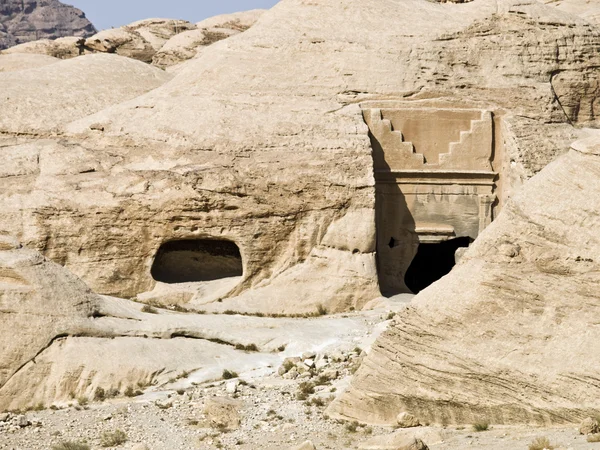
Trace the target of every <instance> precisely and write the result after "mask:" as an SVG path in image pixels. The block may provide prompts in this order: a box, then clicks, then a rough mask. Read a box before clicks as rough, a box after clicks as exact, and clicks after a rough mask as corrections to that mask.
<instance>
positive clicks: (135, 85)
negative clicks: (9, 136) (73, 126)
mask: <svg viewBox="0 0 600 450" xmlns="http://www.w3.org/2000/svg"><path fill="white" fill-rule="evenodd" d="M16 55H17V54H13V55H10V56H16ZM5 56H9V55H5ZM5 56H0V58H4V57H5ZM31 56H33V55H31ZM36 56H39V55H36ZM0 61H1V59H0ZM170 79H171V76H170V75H169V74H166V73H164V72H163V71H161V70H159V69H156V68H154V67H151V66H148V65H146V64H143V63H141V62H139V61H133V60H131V59H129V58H123V57H120V56H117V55H102V54H99V55H86V56H82V57H80V58H76V59H71V60H68V61H61V62H59V63H57V64H52V65H49V66H45V67H40V68H36V69H31V70H27V71H20V72H18V73H17V72H13V73H4V74H1V75H0V90H2V92H4V93H6V94H7V95H6V96H2V98H0V110H1V111H3V114H2V115H0V130H3V131H7V132H11V133H19V132H24V133H34V132H39V131H42V130H43V131H46V132H48V131H51V130H55V129H57V128H58V127H59V125H61V124H63V123H65V122H68V121H70V120H74V119H77V118H79V117H82V116H85V115H88V114H92V113H94V112H97V111H100V110H102V109H104V108H106V107H108V106H110V105H113V104H115V103H119V102H121V101H125V100H130V99H132V98H135V97H137V96H139V95H141V94H144V93H146V92H148V91H150V90H152V89H154V88H156V87H159V86H161V85H162V84H163V83H165V82H166V81H168V80H170ZM38 148H41V147H39V146H38ZM17 154H18V152H17Z"/></svg>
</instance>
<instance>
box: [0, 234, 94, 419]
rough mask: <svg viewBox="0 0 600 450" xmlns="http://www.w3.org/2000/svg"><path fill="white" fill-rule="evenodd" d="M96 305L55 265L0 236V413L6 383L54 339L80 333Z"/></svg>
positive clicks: (76, 281) (80, 285)
mask: <svg viewBox="0 0 600 450" xmlns="http://www.w3.org/2000/svg"><path fill="white" fill-rule="evenodd" d="M98 301H99V297H98V296H97V295H95V294H93V293H92V292H91V291H90V290H89V288H88V287H87V286H85V284H84V283H83V282H81V280H79V279H77V277H75V276H74V275H72V274H70V273H68V272H67V271H66V270H64V269H63V268H62V267H60V266H59V265H58V264H56V263H53V262H51V261H48V260H47V259H45V258H44V257H43V256H42V255H40V254H39V253H37V252H35V251H31V250H26V249H23V248H21V246H20V244H18V243H17V242H16V241H14V240H13V239H11V238H9V237H7V236H0V342H2V352H0V408H2V409H4V407H5V406H6V404H7V402H9V401H10V399H9V397H8V396H6V394H5V391H4V388H5V386H6V385H7V383H10V380H12V379H13V378H15V377H18V376H19V372H20V371H21V370H22V369H23V367H25V366H26V365H27V364H29V363H31V362H32V361H35V358H36V357H37V356H38V355H39V354H40V353H41V352H42V351H43V350H44V349H45V348H47V347H49V346H51V344H52V343H53V341H54V340H55V339H56V338H57V337H58V336H64V335H70V334H72V335H77V334H79V333H81V332H82V330H83V329H84V328H85V324H86V322H87V321H88V318H89V317H91V316H92V315H93V313H94V310H95V308H96V306H97V304H98Z"/></svg>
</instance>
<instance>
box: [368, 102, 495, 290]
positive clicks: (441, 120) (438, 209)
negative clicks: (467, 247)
mask: <svg viewBox="0 0 600 450" xmlns="http://www.w3.org/2000/svg"><path fill="white" fill-rule="evenodd" d="M362 106H363V115H364V118H365V121H366V123H367V125H368V126H369V129H370V132H371V140H372V145H373V158H374V169H375V180H376V191H377V254H378V267H379V274H380V283H381V288H382V291H383V292H384V293H387V294H392V293H398V292H407V291H408V288H407V287H406V285H405V283H404V275H405V274H406V271H407V270H408V268H409V266H410V264H411V261H412V260H413V258H414V257H415V255H416V252H417V249H418V247H419V245H420V244H422V243H440V242H444V241H447V240H451V239H455V238H459V237H469V238H471V239H475V238H476V237H477V236H478V235H479V233H480V232H481V231H483V230H484V229H485V228H486V227H487V226H488V225H489V224H490V223H491V221H492V219H493V209H494V204H495V202H496V195H495V192H496V180H497V177H498V174H497V173H496V172H495V171H494V170H493V167H492V161H493V158H494V120H493V114H492V113H491V112H490V111H487V110H484V109H468V108H434V107H422V108H410V107H405V106H403V107H399V106H398V105H394V104H393V103H391V102H389V103H388V102H368V103H364V104H363V105H362Z"/></svg>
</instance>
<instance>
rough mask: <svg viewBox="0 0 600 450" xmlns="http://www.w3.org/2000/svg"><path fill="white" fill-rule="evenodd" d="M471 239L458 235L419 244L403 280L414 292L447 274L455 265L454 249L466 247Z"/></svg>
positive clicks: (416, 292)
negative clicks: (444, 239)
mask: <svg viewBox="0 0 600 450" xmlns="http://www.w3.org/2000/svg"><path fill="white" fill-rule="evenodd" d="M471 242H473V240H472V239H471V238H470V237H459V238H456V239H451V240H448V241H444V242H439V243H422V244H419V249H418V251H417V255H416V256H415V258H414V259H413V261H412V263H411V265H410V267H409V268H408V270H407V271H406V275H405V277H404V282H405V283H406V286H407V287H408V288H409V289H410V290H411V291H412V292H414V293H415V294H418V293H419V292H421V291H422V290H423V289H425V288H427V287H429V286H431V285H432V284H433V283H435V282H436V281H438V280H439V279H440V278H442V277H444V276H446V275H448V274H449V273H450V271H451V270H452V268H453V267H454V266H455V265H456V251H457V250H458V249H459V248H461V247H468V246H469V245H470V244H471Z"/></svg>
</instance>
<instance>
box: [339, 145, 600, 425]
mask: <svg viewBox="0 0 600 450" xmlns="http://www.w3.org/2000/svg"><path fill="white" fill-rule="evenodd" d="M599 180H600V138H598V137H594V138H590V140H587V141H580V142H578V143H576V144H574V145H573V149H572V150H571V151H570V152H569V153H568V154H567V155H565V156H563V157H561V158H559V159H558V160H557V161H555V162H554V163H552V164H551V165H549V166H548V167H546V168H545V169H544V170H543V171H542V172H540V173H539V174H538V175H537V176H536V177H534V178H532V179H531V180H530V181H529V182H528V183H526V184H525V186H524V187H523V188H522V189H521V191H520V192H519V193H517V194H516V195H515V196H514V198H513V199H512V200H511V201H510V202H509V204H508V205H506V207H505V208H504V210H503V212H502V213H501V215H500V217H499V218H498V219H497V220H496V221H495V222H494V223H493V224H492V225H491V226H490V227H488V229H487V230H486V231H485V232H484V234H483V235H481V236H480V238H479V239H478V240H477V241H476V242H475V243H474V245H473V246H472V247H471V248H470V249H469V251H468V252H467V253H466V254H465V255H464V257H463V258H462V260H461V262H460V263H459V265H458V266H457V267H456V268H455V270H454V271H453V272H452V273H451V274H450V275H449V276H447V277H445V278H443V279H442V280H440V281H439V282H438V283H436V284H434V285H432V286H431V287H430V288H428V289H427V290H425V291H423V292H422V293H421V294H420V295H418V296H417V297H416V298H415V299H414V301H413V304H412V305H411V307H410V308H408V309H407V310H406V311H404V312H400V313H399V314H398V315H397V316H396V321H395V323H394V324H393V326H391V328H390V329H389V330H388V331H387V332H386V333H384V334H383V335H382V336H381V338H380V339H379V340H378V341H377V342H376V344H375V345H374V347H373V349H372V352H371V354H370V355H369V356H368V357H367V359H366V360H365V362H364V363H363V366H362V367H361V368H360V369H359V371H358V373H357V375H356V378H355V379H354V380H353V382H352V385H351V388H350V389H349V390H348V391H347V392H346V393H345V394H343V395H342V396H341V398H339V399H338V400H336V402H335V403H334V404H332V406H331V407H330V413H331V414H332V415H334V417H344V418H350V419H354V420H359V421H363V422H368V423H380V424H385V423H387V424H392V423H394V422H395V420H396V415H397V414H398V412H399V411H408V412H411V413H413V414H415V415H416V416H418V417H419V418H421V419H422V420H425V421H429V422H434V423H436V422H437V423H448V422H450V423H452V422H454V423H474V422H475V421H476V420H486V421H489V423H499V424H502V423H515V422H519V423H576V422H579V421H580V420H581V419H583V418H584V417H587V416H588V415H594V413H597V412H598V411H599V410H600V403H599V401H598V398H599V394H600V392H599V389H600V388H599V387H598V384H597V382H596V379H597V378H596V370H597V369H596V368H597V367H598V364H600V360H599V358H600V356H599V355H598V354H597V352H593V351H590V349H591V348H594V346H595V345H596V343H597V342H598V339H600V335H599V333H600V331H599V330H598V329H597V327H596V325H595V323H596V316H597V314H596V309H597V305H598V302H599V301H600V291H599V290H598V286H599V283H600V260H599V259H598V255H600V234H599V233H598V232H597V230H598V227H599V226H600V195H598V193H599V192H600V184H599ZM565 193H568V194H567V197H568V201H560V200H559V199H560V198H564V197H562V196H564V195H565ZM567 361H568V363H567Z"/></svg>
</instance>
